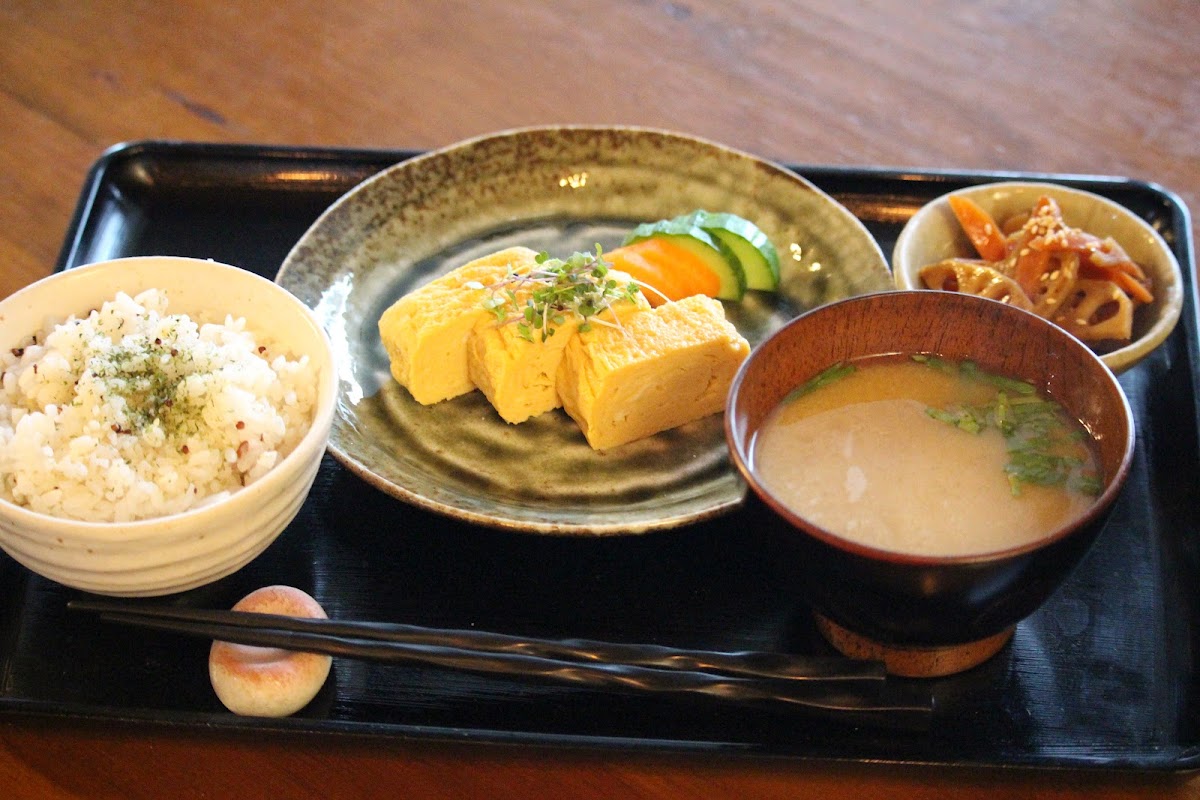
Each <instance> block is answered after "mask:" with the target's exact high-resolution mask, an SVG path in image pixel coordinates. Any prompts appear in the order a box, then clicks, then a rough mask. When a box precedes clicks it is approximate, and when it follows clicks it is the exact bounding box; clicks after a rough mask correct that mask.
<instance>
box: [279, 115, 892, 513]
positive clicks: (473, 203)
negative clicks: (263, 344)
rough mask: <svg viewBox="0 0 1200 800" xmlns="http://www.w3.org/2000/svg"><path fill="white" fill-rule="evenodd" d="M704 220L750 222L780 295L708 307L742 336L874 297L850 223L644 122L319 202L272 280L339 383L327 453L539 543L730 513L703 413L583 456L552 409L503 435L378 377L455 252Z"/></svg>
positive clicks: (798, 186) (727, 488) (823, 200)
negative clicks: (538, 536) (772, 255)
mask: <svg viewBox="0 0 1200 800" xmlns="http://www.w3.org/2000/svg"><path fill="white" fill-rule="evenodd" d="M696 208H706V209H709V210H712V211H728V212H732V213H734V214H738V215H740V216H743V217H746V218H748V219H751V220H754V221H755V222H756V223H757V224H758V225H759V226H760V227H761V228H762V229H763V230H764V231H766V232H767V234H768V235H770V237H771V239H772V241H773V242H774V243H775V246H776V247H777V248H778V249H779V252H780V256H781V261H782V262H783V264H782V275H783V280H782V289H781V291H780V292H779V293H778V294H771V295H768V294H761V293H749V294H748V295H747V297H746V299H745V300H744V301H743V302H741V303H736V304H726V310H727V313H728V315H729V317H730V319H731V320H732V321H733V322H734V324H735V325H737V327H738V329H739V330H740V331H741V332H742V334H743V335H744V336H745V337H746V338H747V339H749V340H750V342H751V344H756V343H757V342H759V341H761V340H762V339H763V337H765V336H766V335H767V334H768V333H770V332H771V331H773V330H775V329H776V328H777V327H779V326H780V325H781V324H783V323H784V322H786V321H787V320H788V319H791V318H792V317H794V316H795V315H796V314H798V313H800V312H801V311H803V310H806V309H808V308H812V307H814V306H817V305H819V304H822V303H826V302H829V301H831V300H837V299H840V298H843V297H848V296H851V295H856V294H862V293H865V292H869V291H881V290H886V289H889V288H892V280H891V276H890V274H889V272H888V268H887V263H886V261H885V260H884V256H883V254H882V252H881V251H880V249H879V247H878V245H877V244H876V243H875V240H874V239H873V238H872V237H871V235H870V234H869V233H868V232H867V230H866V228H865V227H863V225H862V224H861V223H860V222H859V221H858V220H857V219H855V218H854V217H853V216H852V215H851V214H850V213H849V212H848V211H847V210H846V209H845V208H844V207H842V206H841V205H840V204H838V203H837V202H836V201H834V200H833V199H832V198H830V197H829V196H828V195H826V194H824V193H823V192H821V191H820V190H818V189H817V188H816V187H814V186H813V185H812V184H810V183H808V182H807V181H805V180H803V179H801V178H800V177H798V176H797V175H795V174H794V173H792V172H790V171H788V170H786V169H783V168H782V167H779V166H776V165H774V164H771V163H768V162H765V161H762V160H759V159H756V158H753V157H751V156H749V155H747V154H745V153H740V152H737V151H734V150H730V149H728V148H726V147H722V146H720V145H717V144H714V143H711V142H707V141H703V140H699V139H695V138H692V137H687V136H682V135H679V134H674V133H668V132H664V131H656V130H648V129H642V128H610V127H604V128H600V127H576V126H568V127H553V128H538V129H523V130H515V131H508V132H503V133H499V134H494V135H489V136H484V137H480V138H477V139H472V140H469V141H466V142H462V143H460V144H456V145H453V146H450V147H447V148H445V149H442V150H438V151H435V152H431V153H428V154H426V155H423V156H420V157H418V158H414V159H412V160H409V161H405V162H402V163H400V164H397V165H395V166H393V167H391V168H389V169H386V170H384V171H383V172H380V173H379V174H377V175H375V176H373V177H371V178H369V179H367V180H366V181H364V182H363V183H362V184H360V185H359V186H357V187H355V188H354V189H353V190H351V191H350V192H348V193H347V194H346V195H345V196H344V197H342V198H341V199H340V200H338V201H337V202H336V203H334V204H333V205H332V206H331V207H330V208H329V209H328V210H327V211H326V212H325V213H324V214H323V215H322V216H321V217H320V218H319V219H318V220H317V221H316V222H315V223H314V224H313V226H312V228H311V229H309V231H308V232H307V233H305V235H304V236H303V237H302V238H301V239H300V241H299V242H298V243H297V244H296V246H295V247H294V248H293V250H292V251H291V253H290V254H289V255H288V257H287V259H286V260H285V261H284V263H283V266H282V268H281V270H280V272H279V276H278V278H277V281H278V283H280V284H281V285H282V286H284V287H285V288H286V289H288V290H289V291H291V292H292V293H293V294H295V295H296V296H297V297H299V298H300V299H301V300H302V301H303V302H305V303H306V304H308V305H309V307H311V308H312V309H313V310H314V311H315V312H316V314H317V316H318V318H319V319H320V320H321V322H322V324H323V325H324V326H325V330H326V331H327V332H328V334H329V337H330V339H331V340H332V342H333V347H334V355H335V358H336V359H337V361H338V369H339V374H340V378H341V388H340V392H339V402H338V407H337V410H336V412H335V416H334V422H333V430H332V432H331V435H330V449H331V452H332V453H333V454H334V456H335V457H336V458H338V459H339V460H340V461H341V462H342V463H344V464H345V465H346V466H347V467H348V468H349V469H351V470H352V471H353V472H355V473H356V474H358V475H359V476H361V477H362V478H363V479H364V480H366V481H367V482H368V483H370V484H372V485H374V486H376V487H378V488H379V489H381V490H383V491H385V492H387V493H389V494H391V495H394V496H395V497H398V498H400V499H402V500H406V501H408V502H411V503H413V504H415V505H418V506H421V507H423V508H427V509H431V510H433V511H436V512H439V513H443V514H448V515H450V516H453V517H456V518H459V519H462V520H465V521H467V522H470V523H476V524H481V525H488V526H494V527H500V528H507V529H514V530H522V531H530V532H537V533H544V534H628V533H641V532H645V531H650V530H657V529H664V528H672V527H676V526H679V525H683V524H686V523H691V522H696V521H699V520H703V519H707V518H710V517H713V516H716V515H718V514H722V513H724V512H727V511H729V510H731V509H733V508H736V507H737V506H739V505H740V504H741V503H742V502H743V501H744V499H745V496H746V487H745V485H744V483H743V482H742V480H741V478H740V477H739V476H738V475H737V474H736V471H735V470H734V469H733V467H732V466H731V464H730V462H729V457H728V451H727V448H726V445H725V440H724V435H723V428H722V420H721V418H720V415H714V416H711V417H708V418H706V419H702V420H699V421H697V422H694V423H691V424H689V425H685V426H683V427H681V428H677V429H675V430H672V431H667V432H665V433H662V434H659V435H657V436H653V437H650V438H648V439H643V440H641V441H638V442H633V443H631V444H628V445H625V446H623V447H619V448H614V449H612V450H609V451H607V452H596V451H593V450H592V449H591V448H590V447H589V446H588V445H587V442H586V441H585V440H584V438H583V435H582V434H581V433H580V432H579V429H578V427H576V425H575V423H574V422H573V421H572V420H571V419H570V418H569V417H567V416H566V414H564V413H563V412H562V411H561V410H558V411H553V412H550V413H548V414H543V415H542V416H540V417H537V418H535V419H533V420H531V421H529V422H525V423H522V424H521V425H509V424H507V423H505V422H504V421H503V420H501V419H500V417H499V416H497V415H496V413H495V412H494V411H493V410H492V408H491V406H490V405H489V404H488V402H487V400H486V399H485V398H484V397H483V396H482V395H481V394H480V393H478V392H475V393H472V394H469V395H465V396H462V397H459V398H456V399H453V400H449V401H446V402H444V403H440V404H438V405H435V406H422V405H420V404H418V403H417V402H416V401H414V400H413V399H412V398H411V397H410V396H409V395H408V393H407V391H406V390H405V389H403V388H402V387H400V386H399V385H398V384H397V383H396V382H395V381H394V380H392V379H391V377H390V374H389V372H388V360H387V356H386V354H385V353H384V350H383V345H382V344H381V342H380V340H379V332H378V328H377V322H378V319H379V316H380V314H382V313H383V311H384V309H385V308H387V307H388V306H389V305H390V304H391V303H392V302H394V301H395V300H396V298H398V297H400V296H401V295H403V294H405V293H406V292H409V291H411V290H412V289H415V288H417V287H418V286H421V285H422V284H424V283H426V282H427V281H429V280H430V279H431V278H433V277H435V276H437V275H440V274H442V273H445V272H447V271H449V270H450V269H452V268H454V267H456V266H458V265H460V264H463V263H464V262H466V261H469V260H471V259H472V258H475V257H478V256H481V255H484V254H486V253H488V252H491V251H493V250H498V249H500V248H502V247H507V246H510V245H516V244H522V245H526V246H528V247H532V248H533V249H535V250H547V251H549V252H550V253H551V254H554V255H562V256H565V255H569V254H570V253H571V252H572V251H574V250H591V249H592V248H593V247H594V246H595V244H596V243H597V242H599V243H600V244H601V245H603V246H604V247H605V248H606V249H611V248H613V247H615V246H617V245H618V244H620V241H621V239H622V238H623V237H624V235H625V233H626V232H627V231H629V230H630V229H631V228H632V227H633V226H634V225H635V224H637V223H638V222H643V221H649V220H655V219H660V218H663V217H669V216H674V215H676V214H682V213H685V212H688V211H691V210H693V209H696Z"/></svg>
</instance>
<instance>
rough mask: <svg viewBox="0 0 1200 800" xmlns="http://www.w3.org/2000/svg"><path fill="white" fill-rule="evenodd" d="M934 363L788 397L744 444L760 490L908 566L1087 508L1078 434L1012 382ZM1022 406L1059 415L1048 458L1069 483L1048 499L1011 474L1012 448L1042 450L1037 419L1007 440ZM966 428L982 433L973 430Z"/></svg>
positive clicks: (871, 367)
mask: <svg viewBox="0 0 1200 800" xmlns="http://www.w3.org/2000/svg"><path fill="white" fill-rule="evenodd" d="M933 363H935V364H936V365H937V366H931V364H930V362H927V361H925V360H924V359H922V362H917V361H914V360H913V359H911V358H907V357H906V358H896V357H880V358H873V359H866V360H863V361H858V362H855V363H854V364H853V365H849V366H848V367H846V368H845V371H846V372H847V373H848V374H844V375H841V376H839V377H836V378H834V379H832V380H828V381H824V380H822V381H818V382H816V383H817V384H819V385H818V386H817V388H812V386H813V383H810V384H808V385H806V387H804V388H802V389H801V390H797V391H796V392H793V393H792V395H791V396H789V398H788V399H786V400H785V401H784V402H783V403H781V404H780V406H779V407H778V408H776V409H775V410H774V411H773V412H772V413H771V415H770V417H768V419H767V421H766V422H765V423H764V425H763V426H762V428H761V429H760V431H759V433H758V435H757V437H756V439H755V441H754V443H753V451H752V453H753V462H752V469H753V470H754V472H755V474H756V475H757V477H758V479H759V480H760V481H761V482H762V483H763V485H764V486H765V487H766V488H767V489H768V490H769V491H770V492H771V493H772V494H773V495H775V497H777V498H778V499H779V500H780V501H781V502H782V503H784V504H785V505H787V506H788V507H789V508H790V509H792V510H793V511H794V512H795V513H797V514H798V515H800V516H802V517H804V518H805V519H807V520H809V521H811V522H813V523H815V524H817V525H819V526H821V527H823V528H825V529H826V530H829V531H831V532H833V533H836V534H838V535H840V536H842V537H844V538H846V539H849V540H853V541H855V542H859V543H861V544H864V545H868V546H871V547H876V548H880V549H884V550H890V551H895V552H901V553H908V554H917V555H934V556H954V555H975V554H982V553H988V552H994V551H997V550H1003V549H1007V548H1011V547H1017V546H1020V545H1023V544H1027V543H1029V542H1032V541H1034V540H1036V539H1039V538H1041V537H1043V536H1045V535H1047V534H1048V533H1049V532H1050V531H1052V530H1054V529H1056V528H1057V527H1058V526H1060V525H1062V524H1064V523H1066V522H1068V521H1070V520H1072V519H1074V518H1075V517H1076V516H1078V515H1080V514H1082V513H1083V512H1084V511H1085V510H1086V509H1087V508H1088V507H1089V506H1090V505H1091V504H1092V502H1093V501H1094V499H1095V494H1096V493H1097V491H1098V483H1097V481H1096V479H1095V475H1096V466H1095V459H1094V457H1093V456H1092V453H1091V452H1090V449H1089V447H1088V446H1087V444H1086V442H1087V441H1090V438H1089V437H1087V436H1086V434H1085V433H1084V432H1083V430H1082V426H1080V425H1079V424H1078V422H1077V421H1075V420H1073V419H1070V418H1069V417H1067V416H1066V415H1065V414H1064V413H1063V412H1062V411H1061V409H1059V408H1058V407H1057V405H1056V404H1052V403H1050V402H1049V401H1048V398H1046V397H1044V396H1040V397H1039V396H1038V395H1037V394H1036V393H1033V391H1032V387H1029V386H1028V385H1025V387H1024V390H1025V391H1023V392H1022V391H1016V390H1019V389H1021V388H1022V387H1020V386H1017V382H1015V381H1009V382H1006V381H1005V379H1003V378H999V377H998V376H990V375H987V374H986V373H978V372H977V371H975V370H973V369H969V368H968V369H964V368H963V367H964V366H966V367H970V365H969V364H965V365H958V364H953V365H947V364H946V362H937V361H936V360H934V362H933ZM1033 404H1039V405H1038V406H1037V408H1038V409H1043V410H1044V409H1046V408H1047V407H1049V408H1053V409H1055V411H1056V412H1057V413H1056V416H1055V418H1054V419H1055V420H1056V423H1055V424H1057V425H1058V426H1059V428H1058V429H1057V431H1056V433H1057V434H1060V436H1058V438H1061V439H1062V441H1056V444H1055V445H1054V446H1053V447H1052V448H1050V450H1051V452H1050V453H1049V455H1050V456H1051V459H1052V463H1054V464H1055V465H1058V466H1062V468H1063V469H1064V470H1066V474H1065V475H1064V476H1062V477H1061V480H1055V481H1052V484H1053V485H1041V484H1039V483H1036V482H1027V481H1025V480H1019V479H1017V478H1016V477H1015V476H1014V474H1013V473H1014V468H1013V461H1014V455H1013V453H1012V452H1010V450H1011V448H1014V447H1017V448H1020V447H1028V446H1030V444H1031V443H1032V444H1033V445H1034V446H1035V448H1037V447H1043V445H1041V444H1040V442H1041V441H1042V439H1035V438H1034V437H1035V436H1036V437H1040V436H1042V429H1041V427H1039V426H1040V425H1044V424H1045V420H1043V419H1041V417H1038V419H1037V424H1036V425H1035V424H1034V423H1023V424H1022V426H1021V427H1020V428H1018V429H1017V430H1016V431H1015V432H1014V431H1013V430H1012V427H1013V420H1015V419H1019V418H1020V413H1018V412H1023V413H1025V414H1026V416H1027V417H1028V416H1030V412H1032V411H1033V410H1034V408H1035V406H1034V405H1033ZM1017 405H1024V409H1016V406H1017ZM983 409H990V410H991V412H990V413H991V414H992V416H991V417H988V416H986V414H985V412H984V411H983ZM968 417H969V419H967V418H968ZM977 418H983V419H984V420H985V421H984V424H983V425H981V426H978V427H979V428H980V429H979V430H975V428H976V427H977V426H976V425H975V424H974V422H973V420H975V419H977ZM956 420H965V421H958V422H956ZM1000 423H1005V424H1006V426H1007V427H1005V432H1002V429H1001V428H1002V426H1001V424H1000ZM1031 425H1032V426H1033V427H1030V426H1031ZM1030 431H1032V434H1031V433H1030ZM1006 433H1007V434H1008V435H1007V436H1006ZM1035 455H1036V456H1038V457H1036V458H1032V460H1031V459H1030V458H1026V459H1025V461H1024V462H1022V463H1032V464H1033V465H1034V468H1040V465H1041V464H1042V460H1041V459H1040V455H1041V453H1040V452H1039V453H1037V454H1035ZM1063 465H1067V466H1063ZM1016 471H1018V472H1019V471H1020V470H1016Z"/></svg>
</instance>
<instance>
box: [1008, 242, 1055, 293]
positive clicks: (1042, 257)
mask: <svg viewBox="0 0 1200 800" xmlns="http://www.w3.org/2000/svg"><path fill="white" fill-rule="evenodd" d="M1020 247H1021V250H1020V251H1019V252H1018V253H1017V263H1016V266H1015V267H1013V276H1012V277H1013V280H1015V281H1016V282H1017V284H1018V285H1019V286H1020V287H1021V288H1022V289H1024V290H1025V294H1027V295H1029V296H1030V297H1037V290H1038V283H1040V282H1041V279H1042V274H1043V273H1044V272H1045V271H1046V270H1047V269H1049V268H1050V253H1049V251H1047V250H1039V249H1036V248H1033V247H1030V246H1029V245H1028V244H1022V245H1020Z"/></svg>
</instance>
